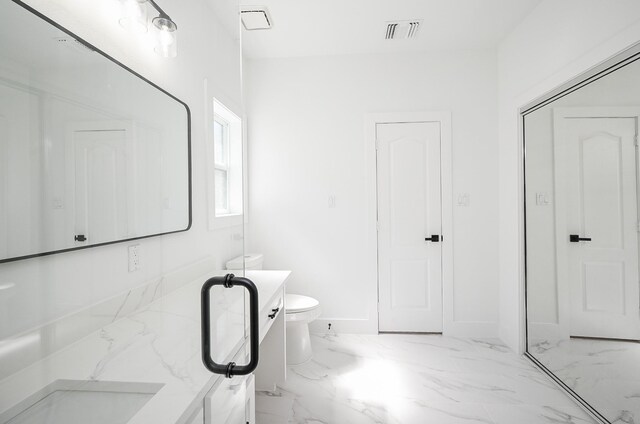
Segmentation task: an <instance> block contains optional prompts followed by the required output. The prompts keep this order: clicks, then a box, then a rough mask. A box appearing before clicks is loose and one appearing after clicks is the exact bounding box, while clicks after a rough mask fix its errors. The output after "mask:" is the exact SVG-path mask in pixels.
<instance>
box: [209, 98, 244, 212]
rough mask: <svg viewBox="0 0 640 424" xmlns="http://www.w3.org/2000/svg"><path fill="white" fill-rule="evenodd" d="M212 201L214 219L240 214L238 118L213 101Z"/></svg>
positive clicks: (240, 135)
mask: <svg viewBox="0 0 640 424" xmlns="http://www.w3.org/2000/svg"><path fill="white" fill-rule="evenodd" d="M213 112H214V113H213V125H212V133H213V134H212V135H213V137H212V138H213V152H212V153H213V157H212V158H211V159H212V160H211V162H212V163H213V166H212V168H213V172H212V174H213V175H212V177H213V193H212V194H213V200H214V202H213V203H214V209H215V212H214V215H215V218H221V217H230V216H240V215H242V200H243V198H242V196H243V194H242V178H243V177H242V164H243V160H242V121H241V119H240V118H239V117H238V116H237V115H236V114H234V113H233V112H231V111H230V110H229V109H228V108H227V107H225V106H224V105H223V104H222V103H220V102H219V101H217V100H215V99H214V101H213Z"/></svg>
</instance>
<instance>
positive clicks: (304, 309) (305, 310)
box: [285, 293, 320, 365]
mask: <svg viewBox="0 0 640 424" xmlns="http://www.w3.org/2000/svg"><path fill="white" fill-rule="evenodd" d="M285 315H286V322H287V364H289V365H298V364H302V363H304V362H307V361H308V360H309V359H311V357H312V356H313V351H312V350H311V338H310V337H309V323H310V322H311V321H313V320H315V319H316V318H318V317H319V316H320V302H318V301H317V300H316V299H314V298H312V297H309V296H302V295H299V294H290V293H287V294H286V295H285Z"/></svg>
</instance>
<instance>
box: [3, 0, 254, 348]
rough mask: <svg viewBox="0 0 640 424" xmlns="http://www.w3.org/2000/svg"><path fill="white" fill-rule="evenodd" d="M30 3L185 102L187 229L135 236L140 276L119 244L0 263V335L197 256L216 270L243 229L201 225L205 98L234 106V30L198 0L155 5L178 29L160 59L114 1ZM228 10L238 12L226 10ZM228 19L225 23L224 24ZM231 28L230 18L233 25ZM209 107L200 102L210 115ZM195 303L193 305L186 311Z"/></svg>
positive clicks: (237, 93) (237, 245)
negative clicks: (170, 51)
mask: <svg viewBox="0 0 640 424" xmlns="http://www.w3.org/2000/svg"><path fill="white" fill-rule="evenodd" d="M28 3H29V4H30V5H32V6H33V7H35V8H36V9H38V10H39V11H41V12H43V13H44V14H46V15H48V16H50V17H52V18H53V19H55V20H57V21H58V22H59V23H60V24H62V25H63V26H65V27H67V28H68V29H70V30H71V31H73V32H75V33H76V34H78V35H79V36H81V37H83V38H85V39H86V40H87V41H88V42H90V43H92V44H94V45H95V46H97V47H98V48H100V49H102V50H104V51H105V52H107V53H108V54H110V55H111V56H113V57H114V58H116V59H117V60H119V61H121V62H123V63H125V64H126V65H127V66H129V67H131V68H133V69H134V70H135V71H137V72H138V73H140V74H142V75H143V76H145V77H146V78H148V79H149V80H151V81H153V82H155V83H156V84H158V85H159V86H161V87H163V88H164V89H166V90H167V91H169V92H171V93H172V94H174V95H176V96H177V97H178V98H180V99H182V100H183V101H185V102H186V103H187V104H188V105H189V107H190V109H191V118H192V121H191V124H192V159H193V174H192V175H193V226H192V228H191V230H190V231H188V232H186V233H179V234H174V235H167V236H162V237H155V238H150V239H146V240H141V241H140V242H139V243H140V251H141V257H142V267H141V270H139V271H137V272H135V273H128V272H127V245H128V244H115V245H110V246H105V247H99V248H92V249H87V250H82V251H77V252H71V253H64V254H57V255H53V256H48V257H43V258H39V259H30V260H24V261H18V262H12V263H6V264H2V265H0V286H3V285H5V284H6V283H13V284H14V286H13V288H10V289H6V290H1V291H0V339H4V338H7V337H10V336H11V335H14V334H16V333H18V332H20V331H23V330H26V329H29V328H32V327H35V326H39V325H42V324H43V323H45V322H48V321H51V320H53V319H56V318H59V317H61V316H63V315H67V314H70V313H73V312H74V311H77V310H79V309H81V308H83V307H86V306H88V305H90V304H93V303H96V302H98V301H100V300H104V299H106V298H109V297H111V296H114V295H115V294H118V293H122V292H125V291H127V290H129V289H130V288H132V287H134V286H138V285H140V284H142V283H144V282H146V281H149V280H151V279H153V278H156V277H157V276H159V275H161V274H162V273H164V272H166V271H169V270H172V269H175V268H177V267H180V266H183V265H187V264H190V263H193V262H195V261H197V260H198V259H201V258H203V257H206V256H214V257H215V258H216V260H217V262H218V263H219V264H222V263H223V261H225V260H227V259H230V258H231V257H233V256H235V255H237V254H240V253H241V252H242V243H243V241H242V237H241V236H240V235H241V233H242V226H236V227H231V228H226V229H222V230H218V231H213V232H210V231H209V230H208V229H207V218H206V217H207V209H206V207H207V190H208V187H207V184H206V178H205V175H206V166H205V121H204V118H205V92H204V86H205V84H204V80H205V79H207V80H208V87H209V88H208V98H207V99H206V101H207V103H209V104H210V101H211V100H212V98H213V96H215V97H217V98H218V99H220V100H221V101H222V102H224V103H225V104H226V105H227V106H229V107H230V108H231V109H232V110H234V111H235V112H236V113H238V114H239V115H242V110H241V102H242V96H241V74H240V69H241V63H240V56H241V55H240V46H239V42H238V34H237V33H236V34H229V33H228V32H227V31H226V30H225V29H223V26H222V25H221V24H220V19H225V20H227V17H219V16H215V14H214V12H213V11H212V9H211V8H210V7H209V5H208V4H207V2H206V1H205V0H191V1H189V2H183V1H180V0H164V1H163V3H162V6H163V8H164V9H165V10H166V11H167V12H168V13H169V14H170V15H171V16H172V18H173V19H174V20H175V21H176V22H177V23H178V26H179V32H178V41H179V46H178V57H177V58H176V59H173V60H167V59H163V58H161V57H159V56H157V55H156V54H155V53H154V52H153V48H152V46H149V45H147V44H145V42H144V38H143V37H139V36H135V35H130V34H128V33H127V32H125V31H124V30H122V29H121V28H120V27H119V25H118V23H117V17H116V16H113V15H110V14H109V13H108V10H106V9H103V8H105V7H106V8H107V9H108V6H110V5H113V4H115V3H117V1H116V0H103V1H101V2H88V1H84V0H46V1H45V0H31V1H28ZM230 10H237V9H234V8H231V9H230ZM233 19H234V18H233V17H231V20H233ZM236 22H237V21H236ZM210 111H211V107H210V106H209V112H210ZM195 307H198V305H194V308H195Z"/></svg>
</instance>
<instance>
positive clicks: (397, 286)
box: [376, 122, 442, 333]
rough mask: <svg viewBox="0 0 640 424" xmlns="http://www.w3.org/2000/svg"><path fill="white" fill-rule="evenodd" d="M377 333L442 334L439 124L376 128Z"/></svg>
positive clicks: (413, 124)
mask: <svg viewBox="0 0 640 424" xmlns="http://www.w3.org/2000/svg"><path fill="white" fill-rule="evenodd" d="M376 140H377V141H376V149H377V183H378V187H377V191H378V284H379V306H378V310H379V329H380V331H383V332H384V331H388V332H435V333H439V332H442V242H441V239H442V216H441V214H442V207H441V206H442V200H441V175H440V174H441V173H440V148H441V146H440V143H441V132H440V123H439V122H409V123H378V124H377V125H376Z"/></svg>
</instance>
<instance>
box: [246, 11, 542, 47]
mask: <svg viewBox="0 0 640 424" xmlns="http://www.w3.org/2000/svg"><path fill="white" fill-rule="evenodd" d="M540 1H541V0H319V1H314V2H312V1H308V0H240V3H241V4H243V5H254V6H255V5H264V6H267V7H268V9H269V12H270V14H271V18H272V20H273V28H272V29H270V30H259V31H246V30H244V29H243V30H242V42H243V49H244V53H245V55H246V56H247V57H253V58H256V57H300V56H317V55H335V54H357V53H390V52H407V51H427V50H457V49H477V48H491V47H494V46H496V45H497V43H498V42H499V41H500V40H501V39H502V38H503V37H504V36H506V35H507V34H508V33H509V32H510V31H511V30H512V29H513V28H515V27H516V26H517V25H518V23H520V22H521V21H522V20H523V19H524V17H525V16H527V14H528V13H529V12H531V11H532V10H533V9H534V8H535V7H536V6H537V5H538V4H539V3H540ZM408 19H423V20H424V22H423V25H422V27H421V29H420V33H419V35H418V37H417V38H416V39H413V40H385V39H384V36H385V30H386V24H385V22H386V21H391V20H408Z"/></svg>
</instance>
